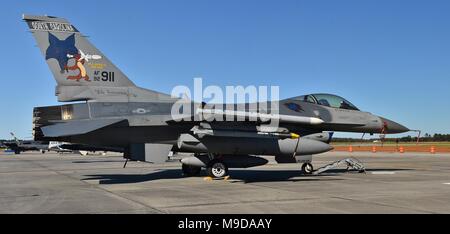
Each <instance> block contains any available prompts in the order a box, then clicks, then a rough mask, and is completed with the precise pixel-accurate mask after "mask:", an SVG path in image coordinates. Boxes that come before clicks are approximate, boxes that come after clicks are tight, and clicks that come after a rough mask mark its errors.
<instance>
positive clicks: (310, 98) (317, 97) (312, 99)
mask: <svg viewBox="0 0 450 234" xmlns="http://www.w3.org/2000/svg"><path fill="white" fill-rule="evenodd" d="M295 100H299V101H302V102H309V103H314V104H319V105H322V106H328V107H334V108H340V109H347V110H357V111H359V109H358V108H357V107H356V106H355V105H353V104H352V103H351V102H349V101H347V100H345V99H344V98H342V97H339V96H336V95H333V94H325V93H320V94H310V95H304V96H300V97H297V98H295Z"/></svg>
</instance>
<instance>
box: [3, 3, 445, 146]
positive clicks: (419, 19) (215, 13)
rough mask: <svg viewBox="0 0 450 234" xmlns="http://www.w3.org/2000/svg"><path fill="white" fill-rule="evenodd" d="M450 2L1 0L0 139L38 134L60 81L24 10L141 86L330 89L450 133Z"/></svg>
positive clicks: (287, 92)
mask: <svg viewBox="0 0 450 234" xmlns="http://www.w3.org/2000/svg"><path fill="white" fill-rule="evenodd" d="M449 12H450V2H449V1H445V0H443V1H425V0H424V1H411V0H408V1H401V0H398V1H382V0H373V1H370V0H366V1H358V0H355V1H301V0H282V1H275V0H274V1H261V0H258V1H256V0H252V1H251V0H227V1H207V0H204V1H198V0H189V1H183V0H180V1H174V0H163V1H133V0H128V1H106V0H105V1H83V0H77V1H70V2H69V1H61V0H60V1H3V2H2V7H1V8H0V19H1V22H2V34H1V36H0V48H1V51H2V56H0V64H1V75H0V80H1V84H2V89H1V92H0V98H1V100H2V108H1V110H0V139H1V138H9V132H10V131H14V132H16V134H17V135H18V136H19V137H22V138H27V137H30V136H31V115H32V108H33V107H34V106H45V105H55V104H58V103H57V102H56V97H55V96H54V87H55V81H54V80H53V77H52V75H51V73H50V70H49V69H48V68H47V65H46V63H45V61H44V58H43V56H42V55H41V54H40V51H39V49H38V48H37V47H35V44H36V43H35V41H34V39H33V38H32V35H31V34H30V33H28V32H27V27H26V25H25V24H24V23H23V22H22V21H21V15H22V13H28V14H48V15H55V16H60V17H64V18H67V19H69V20H70V21H71V22H72V24H74V25H75V26H76V27H77V28H78V29H79V30H80V31H82V32H83V33H84V34H86V35H88V36H89V37H90V40H91V42H93V44H95V45H96V46H97V47H98V48H99V49H101V50H102V51H103V52H104V53H105V54H106V55H107V56H108V57H109V58H110V59H111V60H112V61H113V62H114V63H115V64H116V65H118V67H120V68H121V69H122V70H123V71H124V72H125V73H126V74H127V75H128V76H129V77H130V78H131V79H132V80H133V81H134V82H135V83H136V84H138V85H139V86H142V87H146V88H150V89H154V90H158V91H162V92H168V93H169V92H170V91H171V89H172V88H173V87H174V86H176V85H188V86H190V85H192V82H193V80H192V79H193V78H194V77H203V78H204V83H205V85H219V86H226V85H244V86H246V85H257V86H258V85H279V86H280V96H281V98H288V97H291V96H298V95H301V94H306V93H314V92H329V93H335V94H338V95H341V96H343V97H345V98H346V99H348V100H350V101H351V102H353V103H354V104H355V105H356V106H358V107H359V108H360V109H362V110H365V111H370V112H372V113H374V114H378V115H382V116H384V117H387V118H390V119H393V120H395V121H398V122H400V123H402V124H404V125H406V126H407V127H409V128H412V129H421V130H423V131H424V132H428V133H449V132H450V131H449V130H450V104H449V101H450V14H449Z"/></svg>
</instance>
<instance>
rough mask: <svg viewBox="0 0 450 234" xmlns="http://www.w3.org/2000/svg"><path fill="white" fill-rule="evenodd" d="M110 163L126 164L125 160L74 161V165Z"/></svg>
mask: <svg viewBox="0 0 450 234" xmlns="http://www.w3.org/2000/svg"><path fill="white" fill-rule="evenodd" d="M108 162H120V163H124V161H123V160H89V161H73V162H72V163H80V164H83V163H108Z"/></svg>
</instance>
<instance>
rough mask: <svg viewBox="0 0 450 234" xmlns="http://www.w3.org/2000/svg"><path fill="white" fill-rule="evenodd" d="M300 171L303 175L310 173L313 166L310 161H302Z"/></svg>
mask: <svg viewBox="0 0 450 234" xmlns="http://www.w3.org/2000/svg"><path fill="white" fill-rule="evenodd" d="M302 172H303V174H305V175H311V174H312V173H313V172H314V167H313V165H312V164H311V163H304V164H303V165H302Z"/></svg>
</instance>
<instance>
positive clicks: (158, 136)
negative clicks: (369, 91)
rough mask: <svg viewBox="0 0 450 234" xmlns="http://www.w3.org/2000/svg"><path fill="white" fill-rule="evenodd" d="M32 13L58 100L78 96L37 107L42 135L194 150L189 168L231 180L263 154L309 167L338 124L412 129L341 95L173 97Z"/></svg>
mask: <svg viewBox="0 0 450 234" xmlns="http://www.w3.org/2000/svg"><path fill="white" fill-rule="evenodd" d="M23 20H24V21H25V22H26V23H27V25H28V27H29V28H30V30H31V32H32V34H33V36H34V38H35V39H36V41H37V44H38V47H39V48H40V50H41V52H42V54H43V55H44V57H45V60H46V62H47V64H48V66H49V67H50V70H51V71H52V73H53V76H54V78H55V80H56V83H57V86H56V96H57V97H58V101H60V102H77V103H69V104H66V105H61V106H51V107H36V108H34V112H33V115H34V116H33V117H34V118H33V124H34V128H33V129H34V136H35V140H45V141H61V142H70V143H74V144H83V145H89V146H92V147H99V148H113V149H118V150H117V151H121V152H123V153H124V157H125V158H126V159H127V160H134V161H145V162H151V163H161V162H164V161H166V160H167V158H168V154H169V152H170V151H173V152H186V153H192V156H191V157H187V158H183V159H182V160H181V163H182V170H183V173H184V174H185V175H196V174H198V173H199V172H200V171H201V169H202V168H205V169H206V171H207V174H208V175H209V176H211V177H225V176H226V175H227V173H228V169H229V168H248V167H253V166H260V165H264V164H266V163H267V162H268V161H267V160H266V159H264V158H262V157H259V156H262V155H263V156H274V157H275V160H276V161H277V162H279V163H302V167H301V168H302V171H303V172H304V173H305V174H310V173H312V172H313V166H312V164H311V163H312V155H314V154H320V153H323V152H327V151H329V150H331V149H332V147H331V146H330V145H329V142H330V140H331V135H332V132H334V131H342V132H359V133H370V134H392V133H402V132H407V131H409V130H408V129H407V128H406V127H404V126H402V125H400V124H398V123H395V122H393V121H391V120H388V119H386V118H383V117H379V116H376V115H373V114H371V113H368V112H363V111H360V110H359V109H358V108H357V107H356V106H354V105H353V104H352V103H350V102H349V101H347V100H345V99H344V98H341V97H339V96H336V95H332V94H311V95H304V96H298V97H293V98H289V99H285V100H279V101H278V100H277V101H276V102H275V101H269V102H264V103H263V102H257V103H247V104H233V105H232V106H233V109H231V110H230V109H229V108H228V105H227V108H225V104H223V105H214V106H213V107H214V108H212V107H211V105H210V104H206V103H197V102H195V101H190V100H187V99H184V98H174V97H172V96H171V95H167V94H163V93H160V92H156V91H152V90H147V89H143V88H140V87H137V86H136V85H135V84H134V83H133V82H132V81H131V80H130V79H128V77H127V76H126V75H125V74H124V73H123V72H122V71H121V70H119V69H118V68H117V67H116V66H115V65H114V64H113V63H112V62H111V61H110V60H109V59H108V57H106V56H105V55H104V54H103V53H102V52H100V51H99V50H98V49H97V48H96V47H94V46H93V45H92V44H91V43H90V42H89V41H88V40H87V39H86V37H84V36H83V35H82V34H81V33H80V32H79V31H78V29H77V28H76V27H75V26H73V25H72V24H71V23H69V22H68V21H67V20H65V19H62V18H57V17H52V16H31V15H24V16H23ZM112 40H113V39H112ZM80 101H81V102H80ZM180 103H181V105H180V106H179V107H177V106H176V105H179V104H180ZM261 106H263V107H266V108H261ZM219 107H220V108H219ZM181 109H182V110H183V111H180V112H181V114H180V115H174V114H173V112H174V110H181ZM261 110H264V111H261ZM275 110H276V111H275ZM211 118H212V120H211ZM221 119H222V120H223V119H226V121H220V120H221ZM273 123H276V125H275V124H273ZM299 169H300V168H299Z"/></svg>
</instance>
